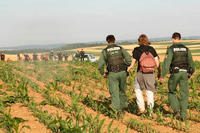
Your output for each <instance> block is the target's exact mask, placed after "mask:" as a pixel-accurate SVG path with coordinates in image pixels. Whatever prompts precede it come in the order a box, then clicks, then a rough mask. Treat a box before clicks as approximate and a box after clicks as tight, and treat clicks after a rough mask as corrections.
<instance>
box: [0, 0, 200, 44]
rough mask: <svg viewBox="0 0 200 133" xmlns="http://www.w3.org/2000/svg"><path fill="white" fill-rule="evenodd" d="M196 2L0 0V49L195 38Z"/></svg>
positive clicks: (199, 13) (198, 20) (198, 13)
mask: <svg viewBox="0 0 200 133" xmlns="http://www.w3.org/2000/svg"><path fill="white" fill-rule="evenodd" d="M199 6H200V1H199V0H190V1H188V0H165V1H164V0H2V1H0V17H1V19H0V47H2V46H16V45H29V44H31V45H32V44H53V43H76V42H90V41H102V40H105V37H106V35H107V34H114V35H115V36H116V39H117V40H125V39H137V38H138V36H139V34H141V33H145V34H147V35H148V36H149V37H150V38H155V37H168V36H171V34H172V33H173V32H174V31H178V32H181V33H182V35H183V36H192V35H200V26H199V24H200V9H199Z"/></svg>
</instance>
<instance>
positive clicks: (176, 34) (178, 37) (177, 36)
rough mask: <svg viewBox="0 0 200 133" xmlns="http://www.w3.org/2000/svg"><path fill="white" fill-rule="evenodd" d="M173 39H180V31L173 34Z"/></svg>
mask: <svg viewBox="0 0 200 133" xmlns="http://www.w3.org/2000/svg"><path fill="white" fill-rule="evenodd" d="M172 39H178V40H180V39H181V34H180V33H178V32H174V33H173V35H172Z"/></svg>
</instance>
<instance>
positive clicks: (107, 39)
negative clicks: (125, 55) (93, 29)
mask: <svg viewBox="0 0 200 133" xmlns="http://www.w3.org/2000/svg"><path fill="white" fill-rule="evenodd" d="M106 41H107V42H108V43H114V42H115V36H114V35H108V36H107V37H106Z"/></svg>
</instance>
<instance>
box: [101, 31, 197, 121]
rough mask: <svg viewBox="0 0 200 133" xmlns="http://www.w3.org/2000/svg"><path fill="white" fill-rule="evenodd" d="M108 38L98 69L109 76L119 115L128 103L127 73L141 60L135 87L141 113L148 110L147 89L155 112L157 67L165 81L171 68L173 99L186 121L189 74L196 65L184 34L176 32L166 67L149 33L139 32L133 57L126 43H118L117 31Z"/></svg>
mask: <svg viewBox="0 0 200 133" xmlns="http://www.w3.org/2000/svg"><path fill="white" fill-rule="evenodd" d="M106 41H107V47H106V48H105V49H103V50H102V53H101V56H100V59H99V62H98V70H99V71H100V73H101V74H102V75H103V76H104V78H108V81H109V83H108V85H109V92H110V94H111V104H112V107H113V108H114V109H115V110H116V111H117V112H118V115H119V116H121V115H123V114H124V111H125V109H126V108H127V107H128V102H127V96H126V79H127V76H128V75H127V73H128V72H130V71H132V68H133V67H134V65H135V64H136V63H137V65H138V67H137V73H136V77H135V83H134V90H135V93H136V102H137V105H138V115H141V114H143V113H144V112H145V102H144V98H143V93H142V91H143V90H146V97H147V107H149V109H150V110H152V113H153V107H154V92H156V81H155V79H156V75H155V71H156V68H157V78H158V79H159V80H160V81H162V82H163V81H165V79H164V77H165V76H166V74H168V72H169V70H170V78H169V81H168V89H169V95H168V97H169V103H170V106H171V108H172V109H173V114H174V116H178V118H179V119H180V120H182V121H185V120H186V118H187V108H188V97H189V89H188V78H190V77H191V75H192V74H193V73H194V71H195V67H194V62H193V59H192V55H191V52H190V50H189V49H188V48H187V47H186V46H184V45H183V44H182V43H181V34H180V33H177V32H175V33H173V35H172V43H173V44H172V45H171V46H170V47H168V48H167V53H166V57H165V59H164V62H163V65H162V69H161V66H160V61H159V56H158V54H157V52H156V50H155V49H154V48H153V47H151V46H150V41H149V39H148V37H147V36H146V35H145V34H142V35H140V36H139V38H138V45H139V46H138V47H136V48H134V50H133V52H132V57H131V56H130V55H129V53H128V52H127V51H126V50H125V49H124V48H123V47H121V46H119V45H117V44H116V40H115V37H114V35H108V36H107V37H106ZM105 65H106V66H107V71H104V66H105ZM161 70H162V71H161ZM178 85H179V87H180V100H178V98H177V95H176V92H177V86H178ZM152 113H150V115H152Z"/></svg>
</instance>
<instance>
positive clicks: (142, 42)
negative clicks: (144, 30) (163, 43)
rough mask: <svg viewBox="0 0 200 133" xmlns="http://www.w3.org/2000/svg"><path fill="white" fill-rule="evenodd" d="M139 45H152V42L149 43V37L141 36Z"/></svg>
mask: <svg viewBox="0 0 200 133" xmlns="http://www.w3.org/2000/svg"><path fill="white" fill-rule="evenodd" d="M138 44H139V45H150V44H151V42H150V41H149V39H148V37H147V35H145V34H141V35H140V36H139V38H138Z"/></svg>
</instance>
